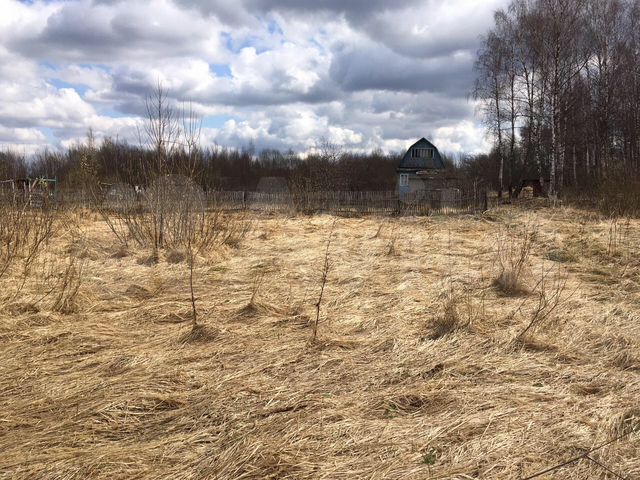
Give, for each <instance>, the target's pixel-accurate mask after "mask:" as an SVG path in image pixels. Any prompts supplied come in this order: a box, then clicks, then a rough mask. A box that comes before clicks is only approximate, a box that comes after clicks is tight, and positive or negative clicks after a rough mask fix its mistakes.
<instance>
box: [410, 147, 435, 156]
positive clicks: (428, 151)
mask: <svg viewBox="0 0 640 480" xmlns="http://www.w3.org/2000/svg"><path fill="white" fill-rule="evenodd" d="M411 158H433V148H414V149H413V150H411Z"/></svg>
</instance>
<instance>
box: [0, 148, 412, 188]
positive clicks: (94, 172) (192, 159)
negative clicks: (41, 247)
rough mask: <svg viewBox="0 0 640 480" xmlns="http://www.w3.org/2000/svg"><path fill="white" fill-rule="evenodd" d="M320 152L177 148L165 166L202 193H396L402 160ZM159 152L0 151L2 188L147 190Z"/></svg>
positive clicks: (395, 156) (376, 154)
mask: <svg viewBox="0 0 640 480" xmlns="http://www.w3.org/2000/svg"><path fill="white" fill-rule="evenodd" d="M322 145H323V146H322V147H321V148H318V151H317V152H316V153H313V154H310V155H308V156H306V157H304V158H303V157H302V156H301V155H299V154H296V153H295V152H293V151H291V150H289V151H286V152H281V151H279V150H275V149H265V150H262V151H259V152H256V151H255V149H254V147H253V146H252V145H248V146H246V147H244V148H240V149H233V148H225V147H220V146H217V145H214V146H211V147H207V148H197V149H195V151H191V152H188V151H187V150H186V149H182V148H179V149H175V150H173V151H171V152H170V153H166V155H165V156H164V158H163V161H162V173H163V174H180V175H185V176H188V177H189V178H191V179H193V180H194V181H195V182H196V183H198V184H199V185H200V186H201V187H202V188H203V189H205V190H255V189H256V187H257V185H258V182H259V181H260V179H261V178H263V177H282V178H284V179H285V180H286V181H287V183H288V185H289V187H290V188H294V187H296V188H303V189H305V190H308V191H320V190H334V191H337V190H340V191H383V190H393V189H394V188H395V174H396V167H397V165H398V163H399V162H400V154H384V153H383V152H382V151H373V152H369V153H365V154H358V153H351V152H346V151H342V150H341V149H340V147H338V146H335V145H331V144H330V143H328V142H324V143H322ZM155 165H157V152H156V150H154V149H149V148H146V147H145V146H138V145H131V144H128V143H126V142H117V141H115V140H113V139H111V138H106V139H104V140H103V141H102V142H100V143H99V144H95V143H94V142H93V141H92V140H88V141H87V142H85V143H83V144H79V145H75V146H72V147H69V148H68V149H67V150H66V151H56V150H49V149H44V150H42V151H39V152H37V153H36V154H34V155H33V156H32V158H29V159H27V158H26V157H25V156H24V155H21V154H18V153H17V152H15V151H11V150H5V151H0V181H1V180H8V179H18V178H26V177H47V178H54V177H55V178H57V180H58V185H59V188H62V189H67V190H80V189H83V188H89V187H92V186H97V185H99V184H103V185H104V184H107V185H108V184H115V183H125V184H130V185H143V186H144V185H146V183H148V182H149V179H150V178H152V177H150V176H149V174H148V172H149V169H150V166H155Z"/></svg>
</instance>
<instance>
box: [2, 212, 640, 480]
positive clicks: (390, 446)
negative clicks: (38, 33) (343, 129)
mask: <svg viewBox="0 0 640 480" xmlns="http://www.w3.org/2000/svg"><path fill="white" fill-rule="evenodd" d="M525 218H526V219H527V220H525ZM250 220H251V223H252V226H253V227H252V229H251V231H248V232H246V234H245V235H244V238H241V237H240V236H236V237H237V239H238V240H237V241H235V240H234V241H232V242H230V244H228V245H222V246H220V247H219V248H216V249H214V250H211V251H207V252H203V254H202V258H200V259H199V261H198V263H197V267H196V273H197V275H196V278H197V281H196V284H195V295H196V297H197V299H198V300H197V301H198V308H199V326H198V328H197V329H196V330H192V329H191V326H190V325H189V324H188V323H186V322H188V321H189V319H190V313H189V312H190V303H189V302H190V300H189V299H190V293H189V285H188V265H187V262H178V263H170V262H165V261H159V262H155V261H154V262H148V263H138V261H137V259H146V258H149V257H150V256H151V253H152V252H151V250H145V249H142V248H134V247H131V246H130V247H129V248H128V249H127V254H126V255H115V256H114V255H113V248H112V245H113V239H112V237H111V236H110V232H109V229H108V227H107V226H106V225H105V224H104V223H102V222H101V221H97V220H95V219H94V218H90V217H89V218H86V219H85V220H84V223H82V225H81V226H82V232H83V235H84V237H83V238H84V240H83V241H82V244H81V245H80V244H78V241H77V239H74V238H72V237H71V236H70V235H67V234H65V232H64V231H60V232H58V233H57V235H56V237H55V238H53V239H52V240H51V242H50V244H49V245H48V247H47V249H46V257H47V258H56V257H61V258H65V257H66V256H68V255H72V256H73V255H76V256H77V257H82V258H76V257H74V258H76V260H75V262H77V263H75V265H80V264H82V281H81V283H80V284H79V287H78V289H77V292H75V297H74V298H73V300H74V301H73V302H72V303H73V308H72V309H68V310H65V311H64V312H63V311H60V310H59V309H56V308H55V300H56V298H57V293H58V290H54V291H53V292H52V293H51V294H50V295H49V296H47V297H44V298H43V296H44V295H45V293H46V292H45V291H44V290H43V289H44V288H45V286H46V285H51V286H54V285H55V283H46V282H43V281H42V280H41V279H38V278H36V277H35V276H31V277H29V278H28V279H27V281H26V283H25V285H24V287H23V288H22V290H21V292H20V294H19V295H18V296H15V295H14V293H15V287H14V284H15V282H16V278H19V274H20V272H18V271H12V272H11V275H12V276H10V277H7V278H5V279H4V280H3V281H2V284H1V285H0V287H2V292H3V294H2V296H0V391H1V392H2V394H1V395H0V452H1V453H0V477H1V478H18V479H32V478H65V479H76V478H77V479H85V478H109V479H112V478H116V479H117V478H122V479H125V478H127V479H128V478H181V479H201V478H220V479H236V478H244V479H248V478H251V479H254V478H255V479H262V478H326V479H353V478H403V479H414V478H415V479H422V478H440V479H445V478H447V479H449V478H452V479H469V478H483V479H518V478H523V477H526V476H527V475H530V474H533V473H535V472H536V471H539V470H542V469H544V468H546V467H548V466H551V465H553V464H556V463H560V462H562V461H563V460H565V459H567V458H570V457H572V456H575V455H576V453H578V454H580V452H582V451H584V450H583V449H587V448H589V447H591V446H593V445H595V444H597V443H601V442H604V441H606V440H607V439H610V438H614V437H615V436H616V435H618V434H619V433H630V435H629V436H628V437H627V438H625V439H624V440H622V441H620V442H617V443H615V444H612V445H611V446H609V447H607V449H606V450H605V451H603V452H600V454H599V456H598V457H597V458H598V459H599V460H600V461H603V462H605V463H606V464H607V465H608V466H609V467H611V468H612V469H613V470H615V471H617V472H622V473H623V474H624V475H625V476H627V477H628V478H636V477H638V476H639V475H640V460H639V458H640V455H639V452H640V434H638V433H633V432H636V431H637V429H638V428H640V427H639V425H640V420H639V418H640V417H639V415H638V398H640V377H639V370H638V368H637V367H638V364H637V359H638V358H640V340H639V339H640V321H639V320H640V288H639V282H640V280H639V278H640V266H639V265H638V263H637V262H636V263H634V261H633V258H634V252H636V253H637V252H638V249H639V248H640V223H639V222H638V221H630V224H629V226H628V227H627V226H626V225H625V229H626V230H625V232H626V233H625V240H624V245H621V244H620V243H618V244H617V245H616V249H617V251H618V252H620V251H622V252H623V253H624V252H629V254H628V255H627V253H624V255H616V256H615V257H612V256H611V255H606V252H607V248H608V241H609V235H608V232H609V229H610V224H609V222H608V220H606V219H599V218H595V217H592V216H587V215H586V214H584V213H581V212H578V211H575V210H569V209H563V208H561V209H549V208H540V209H538V210H536V211H535V212H534V213H526V212H524V211H520V210H518V207H517V206H516V207H509V208H507V207H504V208H501V209H496V210H493V211H492V212H491V214H490V218H487V216H481V217H472V216H460V217H448V218H447V217H433V218H401V219H393V218H390V219H385V221H384V222H385V223H384V228H381V227H380V225H381V220H380V219H379V218H360V219H359V218H341V219H340V221H339V222H338V223H337V224H336V225H335V231H334V236H333V240H332V243H331V251H330V253H331V258H332V260H333V266H332V269H331V275H330V276H329V278H328V281H327V284H326V287H325V288H326V292H325V297H324V300H323V304H322V311H323V313H322V314H323V316H326V317H327V318H330V319H331V321H329V322H325V323H323V324H322V326H321V330H322V334H321V336H320V338H319V341H318V342H316V343H315V344H310V343H309V338H310V335H311V328H312V323H313V322H312V321H311V320H310V319H313V318H315V307H314V302H315V301H316V300H317V295H318V290H319V287H320V285H319V283H318V278H319V272H320V271H321V267H322V263H321V260H322V258H323V255H324V248H325V247H326V240H327V236H328V234H329V231H330V229H331V226H332V225H333V223H334V219H333V218H332V217H330V216H314V217H290V218H284V217H256V218H251V219H250ZM530 221H535V224H536V225H537V228H538V232H539V236H538V237H537V239H536V241H534V242H532V243H531V246H530V250H529V253H528V256H527V261H528V267H529V268H531V271H533V272H538V271H540V269H541V268H542V265H543V264H545V265H549V263H550V260H548V256H549V251H550V250H551V249H553V248H558V246H567V245H572V244H573V243H574V242H576V234H577V233H576V232H577V231H578V228H582V231H584V232H585V234H588V238H589V241H590V242H593V243H594V245H592V246H591V247H590V250H589V252H591V253H590V254H589V255H588V256H580V255H578V256H577V257H576V261H575V262H571V269H570V270H569V271H568V272H567V274H566V276H567V280H566V281H567V285H566V290H567V291H573V290H575V289H577V290H576V292H575V294H573V295H572V296H571V297H570V298H569V299H567V300H566V303H564V307H565V308H563V309H557V310H554V312H553V314H552V315H550V316H549V318H547V319H546V321H545V326H544V328H541V329H538V330H535V332H534V334H532V335H528V336H527V338H526V339H525V341H524V342H523V343H522V348H513V345H512V340H513V338H514V337H515V336H516V335H517V334H518V333H519V332H521V331H522V330H523V329H524V328H525V327H526V325H527V323H528V322H529V321H530V311H529V310H528V309H527V308H524V307H523V308H521V309H519V306H520V305H521V304H522V302H523V300H525V299H526V298H523V297H517V296H510V295H504V294H503V293H502V292H501V291H499V290H497V289H495V288H493V287H492V281H493V279H495V278H496V277H497V276H498V275H499V271H500V266H499V265H498V264H497V263H496V253H495V238H496V232H498V231H499V229H501V228H504V226H505V225H507V224H509V225H512V226H514V227H515V228H517V229H520V231H521V230H522V229H523V228H525V225H526V224H527V222H530ZM580 222H582V224H580ZM578 225H581V226H580V227H578ZM265 232H268V234H265ZM236 237H234V238H236ZM73 242H75V243H73ZM72 243H73V245H74V248H72V249H71V250H69V248H70V246H71V244H72ZM78 245H80V248H75V247H76V246H78ZM389 245H395V246H394V250H395V254H394V255H388V254H387V253H388V251H389ZM598 246H599V247H598ZM397 247H400V248H397ZM600 247H601V249H600ZM602 251H604V253H605V254H603V253H602ZM67 252H69V253H67ZM86 252H90V253H91V254H90V255H87V254H86ZM43 260H44V258H43ZM49 265H58V267H55V268H58V269H59V277H58V278H64V274H65V271H66V270H65V265H69V263H68V262H67V261H66V260H65V261H59V262H53V263H49ZM594 268H600V269H602V270H606V271H607V272H609V273H607V276H606V278H604V277H602V276H594V275H593V274H592V273H591V272H592V270H593V269H594ZM33 271H34V272H37V271H40V270H38V269H37V268H34V269H33ZM43 271H44V270H43ZM34 275H35V273H34ZM73 285H75V284H73ZM445 286H446V287H445ZM451 286H452V287H453V291H454V292H455V293H456V295H454V296H451V295H450V292H451V288H450V287H451ZM56 288H58V287H56ZM530 295H531V296H530V299H529V300H530V304H532V305H534V304H535V298H536V297H535V295H534V294H533V293H531V294H530ZM529 300H528V301H529ZM527 305H528V304H527ZM249 310H250V311H249ZM434 319H437V320H434ZM470 319H471V320H470ZM430 321H435V322H436V323H434V324H430V323H429V322H430ZM425 328H427V332H428V333H427V334H425ZM429 333H432V334H433V337H434V340H429V339H427V341H425V335H428V334H429ZM555 474H556V477H547V478H563V479H574V480H577V479H586V478H595V479H599V478H600V479H604V478H611V477H607V476H606V472H605V471H603V470H602V469H600V468H599V467H597V466H596V465H593V464H590V463H586V462H580V463H578V464H577V465H572V466H569V467H566V468H564V469H562V470H560V471H558V472H555Z"/></svg>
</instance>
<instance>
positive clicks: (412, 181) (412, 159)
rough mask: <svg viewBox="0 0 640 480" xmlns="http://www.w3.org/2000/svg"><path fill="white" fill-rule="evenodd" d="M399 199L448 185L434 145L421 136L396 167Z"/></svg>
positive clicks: (440, 157)
mask: <svg viewBox="0 0 640 480" xmlns="http://www.w3.org/2000/svg"><path fill="white" fill-rule="evenodd" d="M396 173H397V189H398V195H399V197H400V199H401V200H404V199H405V198H412V197H416V196H419V195H421V194H423V193H424V192H429V191H436V190H441V189H443V188H447V187H448V183H449V182H448V179H447V174H446V170H445V168H444V162H443V160H442V156H441V155H440V152H439V151H438V149H437V148H436V146H435V145H434V144H433V143H431V142H430V141H429V140H427V139H426V138H421V139H420V140H418V141H417V142H416V143H414V144H413V145H411V147H409V150H407V153H405V154H404V157H402V160H401V161H400V165H398V168H397V169H396Z"/></svg>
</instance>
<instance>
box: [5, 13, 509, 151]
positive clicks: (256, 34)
mask: <svg viewBox="0 0 640 480" xmlns="http://www.w3.org/2000/svg"><path fill="white" fill-rule="evenodd" d="M505 2H506V0H489V1H488V2H484V1H475V0H451V1H449V2H440V1H435V0H399V1H398V2H395V3H394V4H393V6H390V4H389V2H387V1H386V0H367V1H365V0H354V1H349V2H345V1H344V0H341V1H339V0H317V1H313V2H311V1H299V0H233V1H232V0H220V1H216V2H208V1H206V2H205V1H192V0H132V1H127V2H124V1H117V0H102V1H99V0H95V1H91V0H73V1H65V0H54V1H44V0H41V1H35V2H33V3H30V4H27V3H21V2H18V1H14V0H0V11H2V15H1V16H0V146H7V145H27V144H28V145H30V146H31V147H30V148H32V147H33V146H36V145H44V144H45V143H50V142H52V141H53V142H54V143H57V145H58V146H63V147H64V146H67V145H69V144H71V143H72V142H75V141H78V140H80V139H82V138H84V135H85V132H86V130H87V129H88V128H89V127H92V128H93V129H94V131H95V133H96V135H97V136H98V138H102V137H103V136H114V137H115V136H119V137H120V138H126V139H128V140H129V141H133V142H135V141H136V136H137V135H136V128H135V127H136V125H138V124H139V123H140V122H141V121H142V120H141V118H140V117H141V115H142V114H143V112H144V109H143V101H144V97H145V95H147V94H148V93H149V92H150V89H151V88H153V86H154V85H156V84H157V82H158V81H161V82H162V83H163V85H164V87H165V88H167V90H168V91H169V93H170V95H171V97H172V99H174V100H175V101H176V104H177V105H179V104H180V103H181V102H186V101H192V102H193V108H194V109H195V110H196V111H197V112H198V113H199V114H202V115H205V116H220V115H223V116H224V117H222V118H223V120H222V121H223V123H221V124H220V125H219V126H218V127H208V128H206V129H205V131H204V132H203V140H204V141H206V142H214V141H215V142H217V143H218V144H221V145H229V146H242V145H246V144H247V143H248V142H253V143H254V144H255V145H256V147H257V148H261V147H270V148H282V149H285V148H294V149H296V150H299V151H309V150H310V149H312V148H313V147H314V145H315V144H316V142H317V141H318V139H319V138H320V137H325V138H328V139H330V140H331V141H333V142H335V143H339V144H342V145H344V146H345V147H346V148H349V149H352V150H355V151H364V150H369V149H373V148H382V149H384V150H387V151H396V150H403V149H404V148H406V146H407V145H408V144H410V143H412V141H414V140H415V139H416V138H419V137H421V136H425V135H431V136H432V138H433V140H434V141H435V142H436V144H437V145H438V146H439V147H440V148H441V149H443V150H447V151H462V150H465V151H480V150H486V149H488V144H487V142H486V139H485V138H484V136H483V132H482V129H481V128H479V127H478V126H477V125H476V122H475V120H474V112H473V106H472V105H471V104H469V103H468V102H467V100H466V97H465V94H466V92H467V91H468V90H470V88H471V80H472V78H473V72H472V70H471V66H472V63H473V58H474V55H475V49H476V45H477V42H478V38H477V37H478V35H479V34H481V33H482V32H483V31H484V30H485V29H486V28H487V27H488V26H489V24H490V22H491V14H492V11H493V10H494V9H495V8H497V7H499V6H501V5H504V3H505ZM43 129H46V134H45V130H43ZM54 146H55V145H54Z"/></svg>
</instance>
